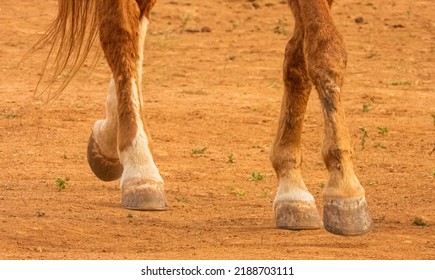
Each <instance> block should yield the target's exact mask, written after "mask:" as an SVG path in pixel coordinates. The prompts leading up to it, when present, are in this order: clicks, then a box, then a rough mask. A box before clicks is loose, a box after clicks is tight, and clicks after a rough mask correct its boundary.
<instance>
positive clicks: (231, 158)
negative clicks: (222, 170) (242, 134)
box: [227, 154, 236, 163]
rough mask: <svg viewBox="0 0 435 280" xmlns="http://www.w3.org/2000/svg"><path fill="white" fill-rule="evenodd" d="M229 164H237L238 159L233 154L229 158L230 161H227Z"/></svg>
mask: <svg viewBox="0 0 435 280" xmlns="http://www.w3.org/2000/svg"><path fill="white" fill-rule="evenodd" d="M227 162H228V163H235V162H236V158H235V157H234V155H233V154H231V155H229V156H228V160H227Z"/></svg>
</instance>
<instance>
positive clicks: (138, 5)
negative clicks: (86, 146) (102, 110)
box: [90, 0, 167, 210]
mask: <svg viewBox="0 0 435 280" xmlns="http://www.w3.org/2000/svg"><path fill="white" fill-rule="evenodd" d="M154 2H155V1H152V0H148V1H147V0H143V1H139V0H137V1H134V0H126V1H114V0H113V1H110V0H106V1H101V2H100V3H99V6H98V13H99V24H100V41H101V46H102V48H103V51H104V54H105V56H106V59H107V61H108V63H109V66H110V68H111V70H112V73H113V79H112V81H111V85H110V92H109V97H108V101H107V110H108V113H107V116H106V120H104V121H100V122H97V123H96V125H95V127H94V131H93V135H92V136H91V140H90V146H91V147H95V146H96V145H97V146H98V148H99V150H100V154H103V155H104V156H105V158H111V159H113V158H115V159H116V158H118V159H119V164H120V165H122V167H123V169H122V175H121V181H120V186H121V189H122V206H123V207H125V208H129V209H136V210H164V209H166V208H167V202H166V198H165V195H164V190H163V179H162V177H161V176H160V173H159V171H158V169H157V166H156V165H155V163H154V159H153V156H152V153H151V147H150V146H151V139H150V136H149V134H148V133H147V128H146V123H145V118H144V113H143V107H142V93H141V80H142V61H143V45H144V39H145V34H146V31H147V26H148V14H149V11H150V9H151V7H152V5H153V3H154ZM114 96H115V97H116V98H115V97H114ZM94 143H95V144H94ZM91 150H92V151H94V150H95V149H91ZM115 151H116V153H117V157H116V153H115ZM95 155H96V153H92V152H91V161H92V160H93V161H95V158H97V157H96V156H95ZM91 166H92V164H91ZM116 175H119V173H116ZM114 177H116V176H113V178H114Z"/></svg>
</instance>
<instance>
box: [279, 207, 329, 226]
mask: <svg viewBox="0 0 435 280" xmlns="http://www.w3.org/2000/svg"><path fill="white" fill-rule="evenodd" d="M275 219H276V226H277V227H278V228H282V229H290V230H302V229H319V228H321V227H322V220H321V219H320V216H319V212H318V211H317V208H316V205H315V204H314V202H308V201H280V202H277V203H276V204H275Z"/></svg>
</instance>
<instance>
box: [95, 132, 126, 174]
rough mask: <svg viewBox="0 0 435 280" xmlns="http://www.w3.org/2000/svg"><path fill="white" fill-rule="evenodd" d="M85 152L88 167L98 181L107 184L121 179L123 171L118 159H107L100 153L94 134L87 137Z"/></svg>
mask: <svg viewBox="0 0 435 280" xmlns="http://www.w3.org/2000/svg"><path fill="white" fill-rule="evenodd" d="M87 152H88V153H87V155H88V163H89V166H90V167H91V169H92V172H94V174H95V176H97V177H98V178H99V179H100V180H103V181H106V182H107V181H114V180H117V179H119V178H121V175H122V171H123V170H124V168H123V166H122V164H121V163H120V162H119V159H117V158H108V157H105V156H104V155H103V154H102V153H101V150H100V147H99V146H98V144H97V142H95V140H94V133H92V134H91V137H89V141H88V151H87Z"/></svg>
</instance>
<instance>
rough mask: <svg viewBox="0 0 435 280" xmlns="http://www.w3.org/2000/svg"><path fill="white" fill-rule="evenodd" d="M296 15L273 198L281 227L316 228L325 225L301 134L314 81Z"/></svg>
mask: <svg viewBox="0 0 435 280" xmlns="http://www.w3.org/2000/svg"><path fill="white" fill-rule="evenodd" d="M292 8H297V7H292ZM294 14H295V13H294ZM295 18H296V26H295V32H294V35H293V37H292V38H291V40H290V41H289V42H288V43H287V47H286V51H285V58H284V86H285V90H284V96H283V100H282V105H281V115H280V119H279V124H278V130H277V133H276V136H275V141H274V143H273V146H272V150H271V154H270V159H271V162H272V165H273V167H274V169H275V172H276V174H277V177H278V191H277V194H276V196H275V201H274V210H275V220H276V225H277V227H278V228H285V229H294V230H299V229H317V228H320V227H321V226H322V222H321V220H320V217H319V213H318V211H317V208H316V204H315V202H314V198H313V196H312V195H311V194H310V192H309V191H308V189H307V188H306V186H305V183H304V181H303V180H302V176H301V161H302V159H301V151H300V146H301V134H302V128H303V121H304V114H305V109H306V106H307V102H308V97H309V94H310V91H311V87H312V85H311V82H310V81H309V78H308V74H307V71H306V63H305V58H304V54H303V31H302V29H301V25H300V22H299V21H298V18H297V17H295Z"/></svg>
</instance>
